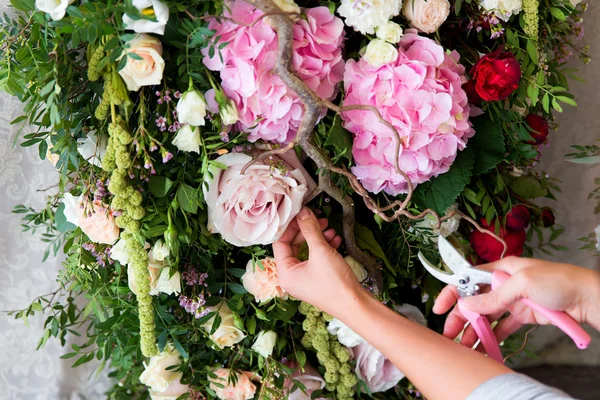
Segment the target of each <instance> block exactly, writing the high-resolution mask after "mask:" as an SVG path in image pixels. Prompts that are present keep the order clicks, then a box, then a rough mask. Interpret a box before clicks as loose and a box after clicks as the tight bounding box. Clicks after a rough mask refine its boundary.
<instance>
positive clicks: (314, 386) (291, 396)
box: [283, 363, 325, 400]
mask: <svg viewBox="0 0 600 400" xmlns="http://www.w3.org/2000/svg"><path fill="white" fill-rule="evenodd" d="M289 367H290V368H292V369H294V372H293V373H292V376H291V377H290V378H289V379H286V380H285V382H284V384H283V386H284V388H285V389H286V390H287V397H286V399H287V400H311V395H312V394H313V392H316V391H317V390H323V389H324V388H325V379H323V377H322V376H321V375H319V371H317V370H316V369H315V368H314V367H313V366H312V365H310V364H308V363H307V364H306V365H305V366H304V368H298V365H297V364H296V363H291V364H290V365H289ZM294 381H297V382H300V383H301V384H303V385H304V387H305V388H306V393H304V392H303V391H302V390H300V389H299V388H296V389H295V390H293V391H292V388H293V387H294Z"/></svg>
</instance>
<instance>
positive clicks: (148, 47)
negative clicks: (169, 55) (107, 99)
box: [119, 33, 165, 92]
mask: <svg viewBox="0 0 600 400" xmlns="http://www.w3.org/2000/svg"><path fill="white" fill-rule="evenodd" d="M127 45H129V47H128V48H127V49H126V50H125V51H126V52H127V53H132V54H134V55H135V56H136V57H138V58H141V59H139V60H136V59H134V58H133V57H132V56H130V55H127V54H123V55H122V56H121V57H127V63H126V64H125V67H123V69H122V70H120V71H119V75H121V77H122V78H123V80H124V81H125V84H126V85H127V89H129V90H131V91H133V92H135V91H137V90H139V89H140V88H141V87H142V86H151V85H158V84H159V83H160V82H161V81H162V76H163V71H164V69H165V61H164V60H163V59H162V44H161V43H160V42H159V41H158V39H156V38H153V37H152V36H149V35H146V34H145V33H142V34H140V35H137V36H136V37H135V38H133V39H131V40H130V41H128V42H127Z"/></svg>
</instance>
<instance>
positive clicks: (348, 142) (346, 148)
mask: <svg viewBox="0 0 600 400" xmlns="http://www.w3.org/2000/svg"><path fill="white" fill-rule="evenodd" d="M325 146H332V147H333V148H334V149H335V157H344V158H346V159H347V160H348V162H350V163H351V162H352V136H351V135H350V132H348V131H347V130H345V129H344V128H343V127H342V121H341V119H340V118H339V117H338V116H337V115H336V116H335V118H334V120H333V125H331V129H330V130H329V133H328V135H327V139H325Z"/></svg>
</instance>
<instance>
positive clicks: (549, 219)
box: [538, 208, 556, 228]
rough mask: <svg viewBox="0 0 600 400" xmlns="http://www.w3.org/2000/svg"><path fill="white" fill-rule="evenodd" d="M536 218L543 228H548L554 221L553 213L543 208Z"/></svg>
mask: <svg viewBox="0 0 600 400" xmlns="http://www.w3.org/2000/svg"><path fill="white" fill-rule="evenodd" d="M538 218H539V223H540V225H542V226H543V227H544V228H550V227H551V226H552V225H554V222H555V221H556V218H555V217H554V213H553V212H552V210H551V209H549V208H543V209H542V212H541V213H540V215H539V217H538Z"/></svg>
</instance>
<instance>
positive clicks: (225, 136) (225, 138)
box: [219, 131, 229, 143]
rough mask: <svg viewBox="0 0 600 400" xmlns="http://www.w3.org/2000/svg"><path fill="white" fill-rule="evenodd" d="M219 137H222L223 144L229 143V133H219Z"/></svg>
mask: <svg viewBox="0 0 600 400" xmlns="http://www.w3.org/2000/svg"><path fill="white" fill-rule="evenodd" d="M219 136H221V141H223V143H229V133H227V132H225V131H223V132H221V133H219Z"/></svg>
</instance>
